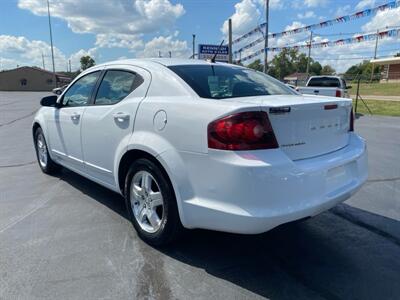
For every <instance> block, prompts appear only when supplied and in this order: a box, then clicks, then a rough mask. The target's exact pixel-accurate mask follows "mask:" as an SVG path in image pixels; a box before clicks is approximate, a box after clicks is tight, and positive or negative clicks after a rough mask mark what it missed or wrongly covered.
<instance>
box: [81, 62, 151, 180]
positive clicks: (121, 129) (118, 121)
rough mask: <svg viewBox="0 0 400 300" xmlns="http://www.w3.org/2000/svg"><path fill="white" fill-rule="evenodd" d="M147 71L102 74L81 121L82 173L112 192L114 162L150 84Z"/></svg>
mask: <svg viewBox="0 0 400 300" xmlns="http://www.w3.org/2000/svg"><path fill="white" fill-rule="evenodd" d="M150 78H151V77H150V73H148V71H146V70H144V69H141V68H136V67H127V66H113V67H112V68H108V69H106V70H104V72H103V74H102V78H101V81H100V82H99V84H98V87H97V91H96V93H95V95H94V97H93V101H92V105H90V106H88V107H87V108H86V110H85V113H84V115H83V119H82V150H83V157H84V164H85V172H86V173H87V174H88V175H89V176H91V177H92V178H93V179H95V180H97V181H98V182H99V183H102V184H105V185H107V186H109V187H111V188H115V187H116V184H115V175H116V174H114V161H115V159H116V157H117V154H118V152H120V151H122V150H123V149H124V148H125V147H126V146H127V143H128V141H129V137H130V136H131V134H132V131H133V125H134V121H135V114H136V110H137V108H138V106H139V103H140V102H141V101H142V99H143V98H144V97H145V95H146V92H147V89H148V86H149V84H150Z"/></svg>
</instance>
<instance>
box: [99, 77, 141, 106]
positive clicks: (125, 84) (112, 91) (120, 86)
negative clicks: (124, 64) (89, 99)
mask: <svg viewBox="0 0 400 300" xmlns="http://www.w3.org/2000/svg"><path fill="white" fill-rule="evenodd" d="M136 76H137V75H135V74H134V73H131V72H126V71H118V70H110V71H107V73H106V75H105V76H104V78H103V80H102V81H101V84H100V87H99V89H98V92H97V95H96V99H95V105H109V104H114V103H117V102H119V101H121V100H122V99H124V98H125V97H126V96H128V95H129V94H130V93H131V92H132V90H133V88H134V82H135V78H136Z"/></svg>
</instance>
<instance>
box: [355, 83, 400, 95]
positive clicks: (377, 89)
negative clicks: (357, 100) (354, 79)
mask: <svg viewBox="0 0 400 300" xmlns="http://www.w3.org/2000/svg"><path fill="white" fill-rule="evenodd" d="M351 85H352V89H351V90H350V93H351V94H352V95H355V94H356V93H357V83H352V84H351ZM360 95H361V96H373V95H378V96H400V83H398V82H397V83H360Z"/></svg>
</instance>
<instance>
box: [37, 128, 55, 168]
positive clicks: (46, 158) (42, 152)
mask: <svg viewBox="0 0 400 300" xmlns="http://www.w3.org/2000/svg"><path fill="white" fill-rule="evenodd" d="M34 142H35V150H36V158H37V161H38V164H39V167H40V169H41V170H42V172H43V173H46V174H53V173H55V172H56V171H58V170H59V169H60V168H61V167H60V165H59V164H57V163H55V162H54V161H53V160H52V159H51V157H50V155H49V150H48V147H47V142H46V139H45V137H44V133H43V130H42V128H40V127H39V128H37V129H36V131H35V134H34Z"/></svg>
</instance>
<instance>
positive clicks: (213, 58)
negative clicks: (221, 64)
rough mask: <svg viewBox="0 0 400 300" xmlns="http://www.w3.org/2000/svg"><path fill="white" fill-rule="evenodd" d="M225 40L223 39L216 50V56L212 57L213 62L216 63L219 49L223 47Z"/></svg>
mask: <svg viewBox="0 0 400 300" xmlns="http://www.w3.org/2000/svg"><path fill="white" fill-rule="evenodd" d="M224 41H225V40H222V42H221V44H220V45H219V46H218V48H217V51H216V52H215V54H214V56H213V57H212V58H211V62H212V63H215V58H216V57H217V54H218V52H219V49H221V47H222V44H223V43H224Z"/></svg>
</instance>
